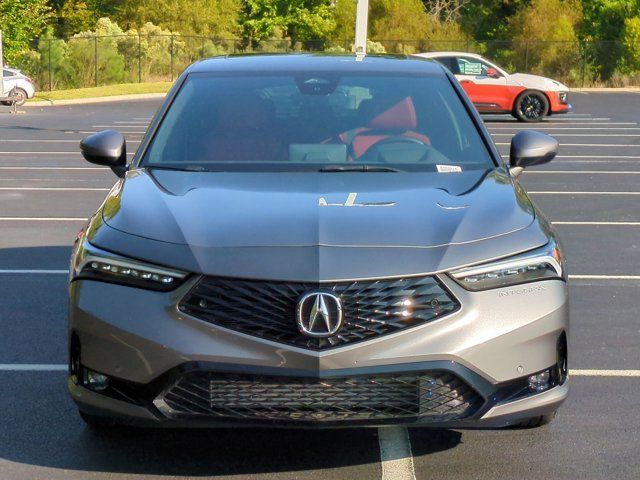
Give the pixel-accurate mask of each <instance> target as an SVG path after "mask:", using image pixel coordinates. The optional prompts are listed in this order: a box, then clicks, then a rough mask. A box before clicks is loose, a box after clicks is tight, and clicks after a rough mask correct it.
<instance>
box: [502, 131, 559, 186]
mask: <svg viewBox="0 0 640 480" xmlns="http://www.w3.org/2000/svg"><path fill="white" fill-rule="evenodd" d="M557 153H558V141H557V140H556V139H555V138H553V137H550V136H549V135H546V134H544V133H541V132H536V131H535V130H523V131H522V132H518V133H517V134H516V135H514V137H513V138H512V139H511V151H510V153H509V166H510V171H511V173H512V174H513V175H514V176H517V175H519V174H520V173H521V172H522V170H524V169H525V168H527V167H531V166H533V165H541V164H543V163H547V162H550V161H551V160H553V158H554V157H555V156H556V154H557Z"/></svg>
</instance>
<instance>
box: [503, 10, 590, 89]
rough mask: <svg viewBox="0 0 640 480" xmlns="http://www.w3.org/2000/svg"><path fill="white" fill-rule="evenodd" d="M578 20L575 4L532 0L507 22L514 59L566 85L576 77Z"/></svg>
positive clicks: (577, 69)
mask: <svg viewBox="0 0 640 480" xmlns="http://www.w3.org/2000/svg"><path fill="white" fill-rule="evenodd" d="M581 20H582V10H581V7H580V4H579V3H578V1H577V0H532V1H531V3H530V4H529V5H528V6H527V7H525V8H523V9H521V10H519V11H518V12H517V13H516V14H515V15H514V16H513V17H512V18H511V19H510V20H509V28H510V33H511V38H512V46H511V50H512V52H513V53H514V55H515V59H518V60H520V61H521V60H522V59H526V61H527V63H528V69H529V70H531V71H533V72H536V73H541V74H542V73H544V74H545V75H548V76H553V77H554V78H559V79H565V80H569V81H570V80H571V79H572V78H571V77H572V76H573V77H574V78H575V77H577V76H578V75H579V71H580V66H581V57H580V50H579V46H578V37H577V27H578V25H579V23H580V21H581Z"/></svg>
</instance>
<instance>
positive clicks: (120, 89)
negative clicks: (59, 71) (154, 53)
mask: <svg viewBox="0 0 640 480" xmlns="http://www.w3.org/2000/svg"><path fill="white" fill-rule="evenodd" d="M171 85H172V83H171V82H149V83H122V84H120V85H105V86H104V87H90V88H74V89H71V90H54V91H52V92H36V96H35V98H32V99H31V100H29V101H30V102H31V101H38V100H54V101H55V100H70V99H74V98H93V97H110V96H113V95H130V94H134V93H166V92H167V91H168V90H169V88H170V87H171Z"/></svg>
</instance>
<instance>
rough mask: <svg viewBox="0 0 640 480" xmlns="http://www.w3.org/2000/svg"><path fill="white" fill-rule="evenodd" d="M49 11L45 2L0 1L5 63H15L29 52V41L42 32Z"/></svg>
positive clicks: (33, 0) (0, 24)
mask: <svg viewBox="0 0 640 480" xmlns="http://www.w3.org/2000/svg"><path fill="white" fill-rule="evenodd" d="M50 10H51V9H50V8H49V6H48V5H47V1H46V0H0V27H1V28H2V32H3V38H4V56H5V61H6V63H9V64H12V63H14V62H17V61H18V59H19V58H20V57H21V56H23V55H24V54H25V53H27V52H28V51H29V50H30V43H31V41H32V40H34V39H35V38H37V37H38V36H40V34H41V33H42V32H44V29H45V27H46V26H47V20H48V19H49V17H50ZM0 60H1V59H0Z"/></svg>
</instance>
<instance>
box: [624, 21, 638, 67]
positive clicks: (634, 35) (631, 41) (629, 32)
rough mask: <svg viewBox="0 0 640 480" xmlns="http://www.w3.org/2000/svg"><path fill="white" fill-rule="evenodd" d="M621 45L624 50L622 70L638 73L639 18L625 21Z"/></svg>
mask: <svg viewBox="0 0 640 480" xmlns="http://www.w3.org/2000/svg"><path fill="white" fill-rule="evenodd" d="M622 44H623V45H624V48H625V55H624V57H623V59H624V65H623V66H622V69H623V70H627V71H631V72H640V16H637V17H631V18H627V19H625V21H624V33H623V36H622Z"/></svg>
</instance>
